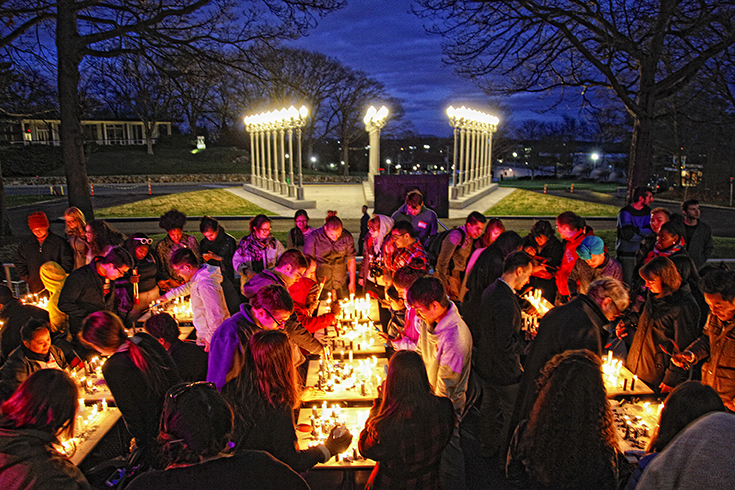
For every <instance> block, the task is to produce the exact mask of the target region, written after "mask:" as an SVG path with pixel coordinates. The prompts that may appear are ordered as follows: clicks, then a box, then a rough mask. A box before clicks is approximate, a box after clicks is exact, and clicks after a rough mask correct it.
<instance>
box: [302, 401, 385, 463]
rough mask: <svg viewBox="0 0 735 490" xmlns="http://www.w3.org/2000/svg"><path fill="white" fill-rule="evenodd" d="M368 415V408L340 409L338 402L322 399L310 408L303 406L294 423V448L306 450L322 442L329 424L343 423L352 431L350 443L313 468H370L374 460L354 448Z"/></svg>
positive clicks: (329, 427)
mask: <svg viewBox="0 0 735 490" xmlns="http://www.w3.org/2000/svg"><path fill="white" fill-rule="evenodd" d="M369 415H370V408H369V407H362V408H343V407H341V406H340V405H339V404H327V403H326V402H323V403H322V404H321V405H314V406H312V407H311V408H309V407H304V408H302V409H301V410H300V411H299V418H298V423H297V426H296V436H297V438H298V442H297V444H298V447H299V449H307V448H309V447H312V446H316V445H318V444H322V443H324V441H326V440H327V437H329V433H330V431H331V430H332V427H334V426H336V425H342V424H344V425H345V426H346V427H347V429H348V430H349V431H350V433H351V434H352V444H350V447H349V448H347V450H345V451H344V452H342V453H341V454H339V455H337V456H333V457H332V458H330V459H329V461H327V462H326V463H320V464H318V465H316V466H315V467H314V469H317V470H330V469H352V470H369V469H372V468H373V466H375V461H373V460H370V459H366V458H364V457H362V456H361V455H360V451H359V450H358V448H357V443H358V440H359V438H360V432H361V431H362V429H363V427H364V426H365V421H366V420H367V419H368V416H369Z"/></svg>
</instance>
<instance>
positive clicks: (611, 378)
mask: <svg viewBox="0 0 735 490" xmlns="http://www.w3.org/2000/svg"><path fill="white" fill-rule="evenodd" d="M622 369H623V361H621V360H619V359H615V358H613V355H612V351H607V357H606V358H605V362H603V363H602V375H603V376H604V377H605V380H606V381H607V383H608V384H609V385H610V386H614V387H616V388H617V387H619V385H618V379H619V378H620V371H622ZM637 381H638V376H636V375H635V374H634V375H633V378H632V379H631V380H630V391H634V390H635V384H636V382H637ZM622 382H623V384H622V388H623V391H627V390H628V378H627V377H625V376H623V380H622Z"/></svg>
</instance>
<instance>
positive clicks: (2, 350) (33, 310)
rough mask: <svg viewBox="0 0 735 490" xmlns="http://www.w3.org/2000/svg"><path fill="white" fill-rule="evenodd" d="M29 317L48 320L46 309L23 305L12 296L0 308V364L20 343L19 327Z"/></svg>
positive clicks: (0, 364)
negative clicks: (0, 308) (0, 324)
mask: <svg viewBox="0 0 735 490" xmlns="http://www.w3.org/2000/svg"><path fill="white" fill-rule="evenodd" d="M31 318H36V319H38V320H45V321H49V319H48V311H46V310H44V309H42V308H39V307H38V306H33V305H24V304H23V303H22V302H21V301H20V300H19V299H17V298H13V299H12V300H10V301H8V302H7V303H6V304H5V305H3V308H2V310H0V322H2V324H3V325H2V327H0V366H2V365H3V363H4V362H5V361H6V360H7V358H8V356H9V355H10V353H11V352H13V349H15V348H16V347H18V346H19V345H20V329H21V327H23V325H25V324H26V322H27V321H28V320H30V319H31Z"/></svg>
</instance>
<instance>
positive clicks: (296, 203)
mask: <svg viewBox="0 0 735 490" xmlns="http://www.w3.org/2000/svg"><path fill="white" fill-rule="evenodd" d="M242 188H243V190H245V191H247V192H250V193H251V194H255V195H256V196H260V197H262V198H265V199H268V200H269V201H273V202H275V203H278V204H280V205H281V206H285V207H287V208H290V209H316V201H304V200H298V199H296V198H294V197H289V196H284V195H282V194H275V193H273V192H271V191H267V190H265V189H261V188H260V187H255V186H253V185H250V184H243V185H242ZM297 189H298V188H297ZM299 194H301V195H302V197H303V192H301V193H299Z"/></svg>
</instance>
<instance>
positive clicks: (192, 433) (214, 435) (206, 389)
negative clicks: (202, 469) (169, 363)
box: [158, 382, 233, 464]
mask: <svg viewBox="0 0 735 490" xmlns="http://www.w3.org/2000/svg"><path fill="white" fill-rule="evenodd" d="M232 427H233V415H232V409H231V408H230V406H229V405H228V404H227V402H226V401H225V399H224V398H223V397H222V395H220V394H219V393H218V392H217V388H216V387H215V386H214V385H213V384H212V383H203V382H199V383H188V384H187V383H182V384H178V385H176V386H174V387H172V388H171V389H170V390H169V391H168V393H167V396H166V401H165V402H164V404H163V412H162V413H161V431H160V433H159V434H158V443H159V445H160V446H161V452H162V453H163V456H164V459H165V460H166V462H167V463H168V464H181V463H189V464H191V463H199V462H200V461H201V458H208V457H212V456H216V455H217V454H218V453H219V452H220V451H222V450H224V449H225V447H226V445H227V443H228V442H229V440H230V437H229V436H230V433H231V432H232Z"/></svg>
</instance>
